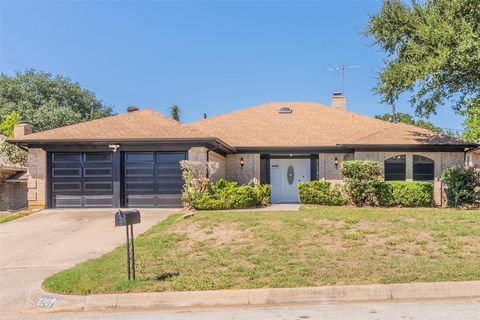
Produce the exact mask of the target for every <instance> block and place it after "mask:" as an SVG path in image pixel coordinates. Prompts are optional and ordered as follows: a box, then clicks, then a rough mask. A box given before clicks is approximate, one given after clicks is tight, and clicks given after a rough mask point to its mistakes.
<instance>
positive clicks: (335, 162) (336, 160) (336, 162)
mask: <svg viewBox="0 0 480 320" xmlns="http://www.w3.org/2000/svg"><path fill="white" fill-rule="evenodd" d="M333 163H334V164H335V169H338V158H337V157H335V160H333Z"/></svg>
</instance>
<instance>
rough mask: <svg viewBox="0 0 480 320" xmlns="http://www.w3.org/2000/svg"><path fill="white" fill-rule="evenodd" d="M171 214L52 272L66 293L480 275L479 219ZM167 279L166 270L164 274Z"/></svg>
mask: <svg viewBox="0 0 480 320" xmlns="http://www.w3.org/2000/svg"><path fill="white" fill-rule="evenodd" d="M177 219H178V217H174V216H171V217H169V219H167V220H166V221H164V222H162V223H161V224H160V225H158V226H156V227H154V228H152V229H151V230H150V231H149V232H148V233H147V234H146V235H144V236H139V237H138V238H137V240H136V241H137V242H136V247H135V248H136V253H137V254H138V255H137V263H138V268H137V272H138V274H139V275H140V276H139V277H138V279H137V280H136V281H130V282H129V281H127V280H126V279H125V274H124V270H123V268H118V266H119V265H123V264H124V263H125V254H124V251H125V248H124V247H121V248H118V249H117V250H115V251H113V252H112V253H109V254H106V255H104V256H103V257H101V258H98V259H95V260H91V261H87V262H85V263H82V264H79V265H77V266H75V267H73V268H71V269H69V270H66V271H63V272H61V273H59V274H56V275H53V276H51V277H49V278H48V279H47V280H46V282H45V283H44V287H45V288H47V289H49V290H53V291H55V292H59V293H84V292H88V293H112V292H142V291H183V290H217V289H239V288H272V287H275V288H278V287H305V286H319V285H347V284H371V283H404V282H428V281H459V280H479V279H480V248H479V246H478V243H479V241H480V215H479V214H478V212H475V211H467V210H464V211H462V210H457V211H452V210H443V209H422V210H417V209H407V208H405V209H389V210H384V209H373V208H363V209H357V208H348V207H346V208H342V207H332V208H328V207H324V208H318V209H311V210H306V209H304V210H300V211H295V212H262V213H259V212H252V213H249V212H229V213H221V212H205V213H197V214H196V215H195V216H193V217H191V218H189V219H181V220H177ZM166 275H168V276H166Z"/></svg>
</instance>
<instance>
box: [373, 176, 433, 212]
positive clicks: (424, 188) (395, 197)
mask: <svg viewBox="0 0 480 320" xmlns="http://www.w3.org/2000/svg"><path fill="white" fill-rule="evenodd" d="M379 188H380V189H379V194H378V200H379V203H380V205H383V206H387V207H395V206H401V207H430V206H432V204H433V183H430V182H420V181H387V182H383V183H381V184H380V185H379Z"/></svg>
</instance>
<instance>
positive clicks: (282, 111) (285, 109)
mask: <svg viewBox="0 0 480 320" xmlns="http://www.w3.org/2000/svg"><path fill="white" fill-rule="evenodd" d="M292 112H293V110H292V109H290V108H289V107H281V108H280V109H278V113H280V114H288V113H292Z"/></svg>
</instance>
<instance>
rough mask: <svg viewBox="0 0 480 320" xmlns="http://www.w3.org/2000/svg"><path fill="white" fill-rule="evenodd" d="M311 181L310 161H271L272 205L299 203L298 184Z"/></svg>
mask: <svg viewBox="0 0 480 320" xmlns="http://www.w3.org/2000/svg"><path fill="white" fill-rule="evenodd" d="M306 181H310V159H271V160H270V184H271V185H272V203H298V202H299V199H298V183H299V182H306Z"/></svg>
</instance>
